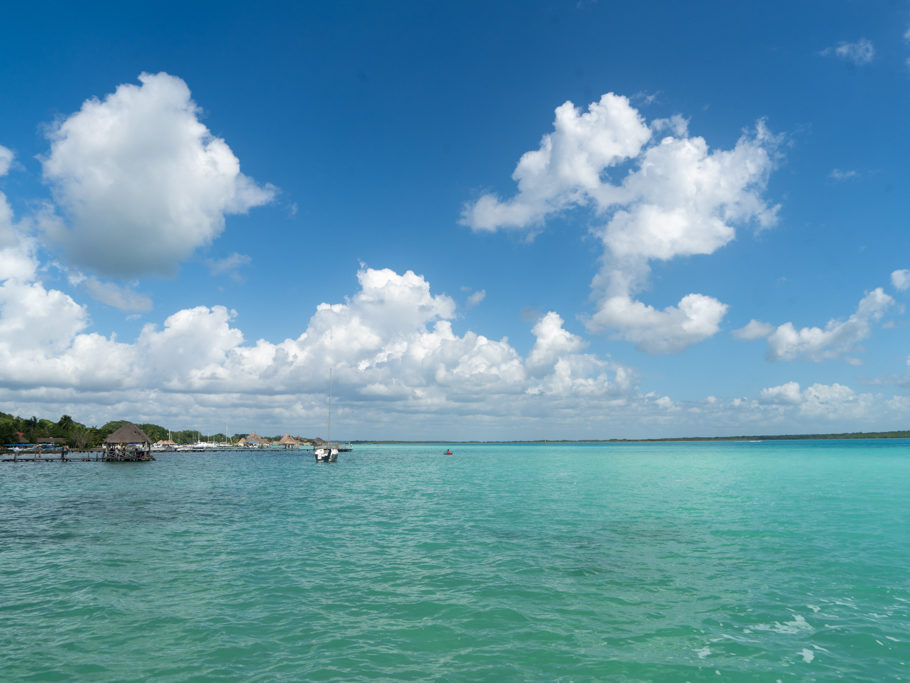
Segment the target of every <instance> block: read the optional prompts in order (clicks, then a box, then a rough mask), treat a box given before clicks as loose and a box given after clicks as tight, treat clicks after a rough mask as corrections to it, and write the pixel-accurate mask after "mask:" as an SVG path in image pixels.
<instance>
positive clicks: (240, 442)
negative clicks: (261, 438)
mask: <svg viewBox="0 0 910 683" xmlns="http://www.w3.org/2000/svg"><path fill="white" fill-rule="evenodd" d="M237 445H238V446H246V439H244V438H243V437H242V436H241V437H240V441H238V442H237Z"/></svg>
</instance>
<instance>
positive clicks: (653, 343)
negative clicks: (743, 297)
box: [589, 294, 727, 353]
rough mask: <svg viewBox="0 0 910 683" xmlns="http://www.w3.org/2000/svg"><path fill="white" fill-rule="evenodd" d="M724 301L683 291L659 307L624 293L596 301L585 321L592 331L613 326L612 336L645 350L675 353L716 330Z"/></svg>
mask: <svg viewBox="0 0 910 683" xmlns="http://www.w3.org/2000/svg"><path fill="white" fill-rule="evenodd" d="M726 312H727V305H726V304H724V303H721V302H720V301H718V300H717V299H714V298H713V297H710V296H705V295H703V294H687V295H686V296H684V297H683V298H682V299H681V300H680V302H679V304H678V305H677V306H668V307H667V308H665V309H663V310H662V311H659V310H657V309H655V308H653V307H651V306H648V305H647V304H644V303H642V302H640V301H634V300H632V299H631V298H629V297H628V296H612V297H609V298H607V299H604V300H603V301H601V302H600V304H599V306H598V309H597V312H596V313H595V314H594V316H593V317H592V318H591V320H590V321H589V327H590V328H591V329H593V330H595V331H600V330H609V329H615V330H618V332H616V334H615V336H617V337H619V338H621V339H625V340H626V341H630V342H633V343H634V344H635V347H636V348H637V349H638V350H639V351H644V352H646V353H678V352H680V351H683V350H684V349H687V348H688V347H690V346H692V344H695V343H697V342H700V341H702V340H703V339H706V338H708V337H710V336H712V335H714V334H716V333H717V331H718V329H720V322H721V320H722V319H723V317H724V314H725V313H726Z"/></svg>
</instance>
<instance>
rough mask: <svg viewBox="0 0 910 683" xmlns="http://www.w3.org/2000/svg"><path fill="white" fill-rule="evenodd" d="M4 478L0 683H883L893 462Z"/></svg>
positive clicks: (851, 444) (508, 455)
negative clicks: (599, 682)
mask: <svg viewBox="0 0 910 683" xmlns="http://www.w3.org/2000/svg"><path fill="white" fill-rule="evenodd" d="M446 446H447V445H412V446H381V447H366V446H358V447H357V448H356V450H355V451H354V452H352V453H342V454H341V455H340V456H339V461H338V462H337V463H335V464H319V465H317V464H316V463H314V462H313V458H312V455H311V454H307V455H302V454H294V453H287V452H282V451H265V452H259V453H240V454H238V453H209V454H200V453H190V454H165V455H162V456H161V457H160V458H159V460H158V462H155V463H139V464H105V463H69V464H61V463H58V462H53V463H21V464H15V465H14V464H8V463H3V464H0V581H2V590H0V671H2V672H3V678H4V679H7V680H9V679H33V680H48V679H50V680H53V679H73V678H78V679H86V678H87V679H92V680H137V681H138V680H146V679H148V678H153V679H155V680H160V681H182V680H187V679H190V678H197V679H229V680H236V679H248V680H263V681H266V680H268V681H270V680H300V679H304V678H305V679H308V680H326V679H343V680H358V679H392V680H427V679H439V678H444V679H450V680H460V679H468V680H487V679H495V680H567V681H568V680H576V681H577V680H595V679H604V678H615V679H620V680H659V679H664V680H712V681H713V680H771V681H773V680H777V679H780V680H827V679H835V678H838V677H841V678H843V679H845V680H853V681H858V680H868V681H880V680H899V679H901V678H903V677H905V676H906V672H907V671H908V669H910V667H908V665H907V663H908V662H910V571H908V568H910V531H908V529H910V526H908V525H910V501H908V497H907V492H908V490H910V442H908V441H906V440H880V441H818V442H805V441H801V442H764V443H660V444H599V445H593V444H591V445H589V444H585V445H568V444H557V445H553V444H540V445H520V446H518V445H453V446H452V448H453V450H454V451H455V455H454V456H444V455H442V453H443V452H444V451H445V449H446Z"/></svg>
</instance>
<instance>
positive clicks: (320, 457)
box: [313, 444, 338, 462]
mask: <svg viewBox="0 0 910 683" xmlns="http://www.w3.org/2000/svg"><path fill="white" fill-rule="evenodd" d="M333 446H335V444H326V445H325V446H320V447H319V448H316V449H314V450H313V453H314V454H315V456H316V462H335V461H336V460H338V449H337V448H334V447H333Z"/></svg>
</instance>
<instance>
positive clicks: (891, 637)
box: [885, 636, 901, 643]
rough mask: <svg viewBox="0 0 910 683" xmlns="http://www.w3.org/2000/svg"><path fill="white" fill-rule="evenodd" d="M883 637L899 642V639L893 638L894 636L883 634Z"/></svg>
mask: <svg viewBox="0 0 910 683" xmlns="http://www.w3.org/2000/svg"><path fill="white" fill-rule="evenodd" d="M885 638H887V639H888V640H893V641H894V642H895V643H899V642H901V641H899V640H898V639H897V638H895V637H894V636H885Z"/></svg>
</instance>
